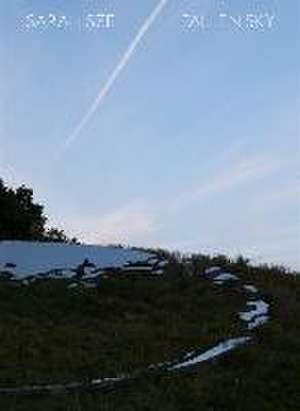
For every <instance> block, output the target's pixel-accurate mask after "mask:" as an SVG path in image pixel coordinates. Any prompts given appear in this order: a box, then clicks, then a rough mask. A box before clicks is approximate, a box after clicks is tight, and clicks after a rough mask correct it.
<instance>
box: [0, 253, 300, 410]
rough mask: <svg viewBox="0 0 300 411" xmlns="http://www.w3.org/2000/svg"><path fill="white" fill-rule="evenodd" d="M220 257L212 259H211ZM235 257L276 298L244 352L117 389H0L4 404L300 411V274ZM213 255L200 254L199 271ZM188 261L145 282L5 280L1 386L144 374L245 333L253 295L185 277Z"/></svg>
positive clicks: (250, 279)
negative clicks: (33, 392) (34, 392)
mask: <svg viewBox="0 0 300 411" xmlns="http://www.w3.org/2000/svg"><path fill="white" fill-rule="evenodd" d="M213 263H216V262H215V261H210V264H213ZM223 263H225V265H227V264H229V265H230V267H229V266H227V268H230V270H231V271H232V272H238V273H239V274H240V277H241V278H242V282H243V283H249V284H254V285H255V286H257V287H258V288H259V290H260V291H261V295H262V296H263V298H264V300H265V301H267V302H269V303H270V305H271V313H272V320H271V321H270V322H269V323H267V324H266V325H265V326H263V327H261V328H258V329H257V330H256V331H254V332H253V337H254V341H253V343H252V344H250V345H249V346H247V347H241V348H239V349H238V350H236V351H234V352H232V353H230V354H228V355H226V356H224V357H222V358H219V359H217V360H214V361H212V362H210V363H205V364H201V365H200V366H199V367H194V368H192V369H190V370H188V371H186V372H180V373H172V374H170V373H166V372H158V373H157V372H156V373H144V374H141V375H140V376H139V378H137V379H136V380H134V381H129V382H127V383H126V384H124V385H122V386H121V387H120V388H119V389H116V390H112V391H107V392H102V391H101V392H100V391H96V390H95V391H78V392H73V393H68V394H61V395H55V394H53V395H44V396H34V397H32V396H5V395H3V396H0V409H1V410H2V409H3V410H12V411H25V410H26V411H27V410H30V411H34V410H41V409H43V410H45V411H50V410H51V411H52V410H55V411H56V410H64V411H65V410H70V411H78V410H84V411H89V410H91V411H92V410H93V411H98V410H99V411H100V410H101V411H102V410H120V411H133V410H139V411H140V410H149V411H152V410H153V411H157V410H158V411H160V410H163V411H173V410H174V411H177V410H184V411H186V410H187V411H189V410H197V411H198V410H210V411H216V410H218V411H219V410H220V411H221V410H228V411H229V410H230V411H235V410H236V411H238V410H240V411H248V410H249V411H250V410H253V411H256V410H258V411H260V410H272V411H273V410H291V411H297V410H300V394H299V393H300V354H299V343H300V298H299V297H300V281H299V277H298V278H297V277H294V276H291V275H286V274H285V273H283V272H282V271H281V270H280V269H278V270H277V269H276V270H275V269H272V268H266V267H264V268H263V267H261V268H250V267H249V266H248V265H247V264H241V262H240V263H239V264H233V263H230V262H226V261H225V262H223ZM206 264H207V261H203V259H202V260H201V259H199V260H197V262H196V263H195V266H194V273H196V274H197V273H199V271H202V270H203V268H204V266H205V265H206ZM183 271H185V270H183V269H182V266H181V264H179V263H174V264H173V265H170V267H169V269H168V272H167V275H166V276H164V277H159V278H157V279H153V280H148V279H146V278H143V277H142V276H134V275H130V274H129V275H126V276H122V277H112V278H108V279H105V280H103V281H101V283H100V286H99V287H98V288H95V289H86V288H84V287H77V288H71V289H70V288H68V285H69V282H68V281H64V280H43V281H39V282H36V283H34V284H31V285H29V286H26V287H15V286H14V285H13V284H12V283H10V282H8V281H5V280H4V281H2V282H1V283H0V341H1V345H0V364H1V368H0V387H4V386H6V387H9V386H11V387H15V386H18V385H27V384H34V383H39V384H40V383H53V382H55V383H56V382H67V381H70V380H87V379H91V378H99V377H101V376H106V377H107V376H112V377H113V376H116V375H118V374H123V373H130V372H132V371H134V370H138V369H140V370H141V369H144V368H145V367H147V366H148V365H150V364H154V363H157V362H161V361H168V360H172V359H176V358H178V357H180V356H181V355H183V354H184V353H185V352H187V351H191V350H194V349H198V348H199V349H203V350H204V349H206V348H207V347H211V346H212V345H214V344H215V343H217V342H219V341H220V340H224V339H226V338H229V337H234V336H240V335H245V328H243V325H242V324H241V323H240V321H239V320H238V316H237V312H238V311H240V310H243V309H244V307H245V303H246V301H247V298H246V295H243V294H241V293H240V292H238V291H237V289H236V287H234V286H225V287H220V286H215V285H213V284H212V283H210V282H209V281H207V280H205V279H203V278H201V277H199V276H197V275H196V276H186V275H181V273H182V272H183Z"/></svg>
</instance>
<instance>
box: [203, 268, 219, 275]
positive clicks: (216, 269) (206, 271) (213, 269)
mask: <svg viewBox="0 0 300 411" xmlns="http://www.w3.org/2000/svg"><path fill="white" fill-rule="evenodd" d="M221 270H222V268H221V267H217V266H215V267H210V268H206V270H205V271H204V274H206V275H209V274H213V273H215V272H219V271H221Z"/></svg>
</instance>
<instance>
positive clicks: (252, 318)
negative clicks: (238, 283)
mask: <svg viewBox="0 0 300 411" xmlns="http://www.w3.org/2000/svg"><path fill="white" fill-rule="evenodd" d="M247 306H248V307H253V309H252V310H250V311H244V312H240V313H239V316H240V319H241V320H243V321H246V322H247V323H248V329H253V328H255V327H257V326H258V325H260V324H262V323H265V322H266V321H267V320H268V316H267V314H268V312H269V304H267V303H266V302H264V301H263V300H257V301H249V302H248V303H247Z"/></svg>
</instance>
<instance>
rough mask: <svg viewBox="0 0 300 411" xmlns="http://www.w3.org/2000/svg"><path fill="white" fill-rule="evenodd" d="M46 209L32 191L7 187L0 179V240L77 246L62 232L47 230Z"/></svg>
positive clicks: (76, 241) (74, 241)
mask: <svg viewBox="0 0 300 411" xmlns="http://www.w3.org/2000/svg"><path fill="white" fill-rule="evenodd" d="M46 222H47V216H46V215H45V214H44V207H43V206H42V205H41V204H38V203H35V202H34V200H33V190H32V189H31V188H28V187H26V186H25V185H21V186H20V187H17V188H16V189H13V188H11V187H7V186H6V185H5V184H4V182H3V180H2V179H1V178H0V240H30V241H34V240H39V241H51V242H60V243H72V244H74V243H76V244H77V243H78V240H77V239H76V238H72V239H69V238H68V237H67V235H66V234H65V233H64V231H63V230H59V229H57V228H46Z"/></svg>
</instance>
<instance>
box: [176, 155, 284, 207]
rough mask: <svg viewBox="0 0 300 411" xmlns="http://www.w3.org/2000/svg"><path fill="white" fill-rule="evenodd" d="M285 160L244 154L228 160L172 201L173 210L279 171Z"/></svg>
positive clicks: (235, 188)
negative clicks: (238, 157)
mask: <svg viewBox="0 0 300 411" xmlns="http://www.w3.org/2000/svg"><path fill="white" fill-rule="evenodd" d="M283 165H284V162H283V161H282V160H280V159H278V158H275V157H272V156H270V155H252V157H251V156H250V157H247V156H245V155H242V156H241V158H240V159H238V160H234V161H231V160H230V159H229V161H227V162H226V163H225V165H223V167H221V168H219V170H218V171H217V172H215V173H212V175H210V176H206V177H205V178H204V179H203V181H202V182H201V183H200V184H199V183H198V184H197V185H196V186H195V187H194V188H192V189H191V190H189V191H185V192H184V193H181V194H180V195H178V196H177V198H176V199H174V200H175V201H173V202H171V203H170V204H171V206H170V209H171V210H172V211H180V210H181V209H184V208H186V207H188V206H189V205H191V204H192V203H195V202H197V201H201V200H204V199H206V198H207V197H211V196H217V195H221V194H225V193H226V192H228V191H234V190H237V189H239V188H241V187H244V186H247V185H248V184H250V183H252V182H254V181H259V180H261V179H263V178H266V177H268V176H271V175H273V174H274V173H276V172H278V171H279V170H280V169H281V167H282V166H283Z"/></svg>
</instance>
